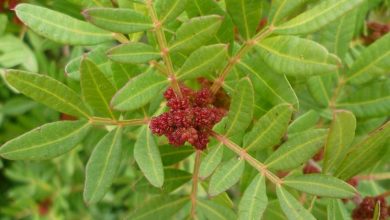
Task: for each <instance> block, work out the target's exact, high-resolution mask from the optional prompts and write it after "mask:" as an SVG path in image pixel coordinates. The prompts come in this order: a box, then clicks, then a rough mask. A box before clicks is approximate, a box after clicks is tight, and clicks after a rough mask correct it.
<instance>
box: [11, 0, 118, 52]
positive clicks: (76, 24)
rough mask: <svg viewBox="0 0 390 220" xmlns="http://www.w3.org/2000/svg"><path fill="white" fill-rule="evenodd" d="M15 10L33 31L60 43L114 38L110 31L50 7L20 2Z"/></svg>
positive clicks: (82, 43) (92, 42)
mask: <svg viewBox="0 0 390 220" xmlns="http://www.w3.org/2000/svg"><path fill="white" fill-rule="evenodd" d="M15 12H16V15H17V16H18V18H19V19H20V20H21V21H22V22H23V23H24V24H25V25H27V26H28V27H29V28H31V29H32V30H33V31H35V32H36V33H38V34H40V35H42V36H44V37H47V38H49V39H50V40H53V41H56V42H59V43H64V44H73V45H93V44H99V43H102V42H105V41H110V40H112V39H113V38H112V34H111V33H110V32H108V31H105V30H102V29H100V28H97V27H95V26H93V25H91V24H88V23H87V22H84V21H80V20H77V19H75V18H73V17H71V16H69V15H66V14H62V13H60V12H57V11H53V10H50V9H48V8H44V7H40V6H36V5H31V4H18V6H16V8H15Z"/></svg>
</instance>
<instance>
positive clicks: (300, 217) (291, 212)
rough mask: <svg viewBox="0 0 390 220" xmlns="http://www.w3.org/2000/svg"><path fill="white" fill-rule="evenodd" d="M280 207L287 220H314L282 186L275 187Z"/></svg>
mask: <svg viewBox="0 0 390 220" xmlns="http://www.w3.org/2000/svg"><path fill="white" fill-rule="evenodd" d="M276 195H277V197H278V200H279V203H280V207H281V208H282V210H283V212H284V214H285V215H286V216H287V218H288V219H289V220H315V219H316V218H314V216H313V215H312V214H311V213H310V212H309V211H307V210H306V209H305V208H304V207H303V206H302V204H301V203H300V202H298V200H296V199H295V198H294V197H293V196H292V195H291V194H290V193H289V192H287V190H285V189H284V188H283V187H282V186H280V185H278V186H277V187H276Z"/></svg>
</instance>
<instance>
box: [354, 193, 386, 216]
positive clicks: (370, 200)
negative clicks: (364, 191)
mask: <svg viewBox="0 0 390 220" xmlns="http://www.w3.org/2000/svg"><path fill="white" fill-rule="evenodd" d="M378 202H379V203H380V217H379V219H380V220H386V219H387V217H389V213H388V208H387V205H386V199H385V198H384V197H383V196H377V197H370V196H367V197H365V198H364V199H363V201H362V202H361V203H360V205H359V206H358V207H356V208H355V209H354V210H353V212H352V218H353V220H366V219H372V218H373V217H374V210H375V205H376V204H377V203H378Z"/></svg>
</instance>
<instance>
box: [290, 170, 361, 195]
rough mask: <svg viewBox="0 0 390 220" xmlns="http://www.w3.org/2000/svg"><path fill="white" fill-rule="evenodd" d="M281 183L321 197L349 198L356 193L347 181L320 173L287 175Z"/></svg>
mask: <svg viewBox="0 0 390 220" xmlns="http://www.w3.org/2000/svg"><path fill="white" fill-rule="evenodd" d="M283 184H284V185H286V186H289V187H291V188H294V189H297V190H299V191H302V192H306V193H310V194H313V195H316V196H323V197H332V198H351V197H353V196H355V193H356V190H355V188H353V186H351V185H349V184H348V183H346V182H344V181H342V180H339V179H337V178H335V177H332V176H327V175H322V174H308V175H300V176H288V177H287V178H285V179H284V180H283Z"/></svg>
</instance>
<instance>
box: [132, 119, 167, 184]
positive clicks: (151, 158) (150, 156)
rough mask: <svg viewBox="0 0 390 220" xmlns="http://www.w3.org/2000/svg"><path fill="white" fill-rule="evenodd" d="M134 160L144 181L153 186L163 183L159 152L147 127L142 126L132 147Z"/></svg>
mask: <svg viewBox="0 0 390 220" xmlns="http://www.w3.org/2000/svg"><path fill="white" fill-rule="evenodd" d="M134 158H135V160H136V161H137V164H138V166H139V168H140V169H141V171H142V172H143V174H144V175H145V177H146V179H148V180H149V182H150V183H151V184H152V185H153V186H155V187H161V186H162V185H163V183H164V170H163V165H162V162H161V157H160V152H159V150H158V147H157V144H156V142H155V140H154V138H153V135H152V134H151V131H150V130H149V128H148V126H143V127H142V128H141V130H140V132H139V134H138V138H137V141H136V142H135V147H134Z"/></svg>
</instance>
